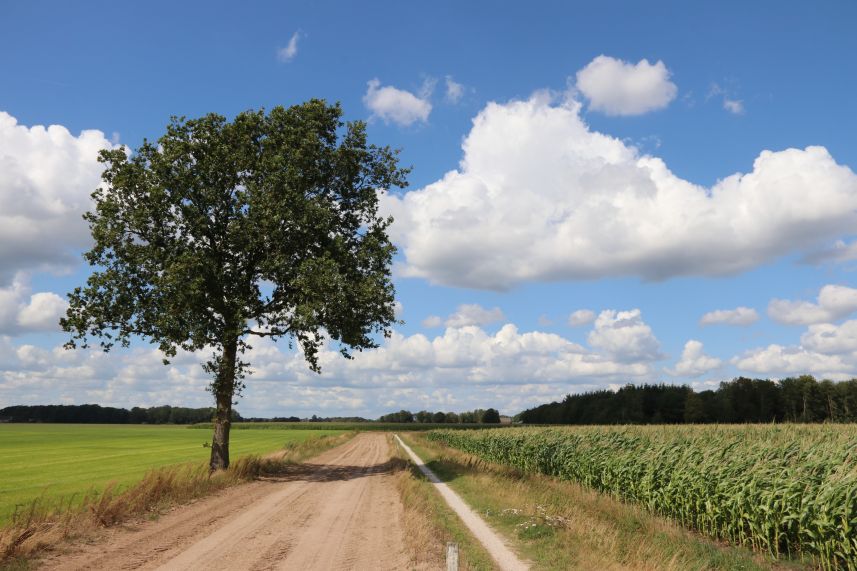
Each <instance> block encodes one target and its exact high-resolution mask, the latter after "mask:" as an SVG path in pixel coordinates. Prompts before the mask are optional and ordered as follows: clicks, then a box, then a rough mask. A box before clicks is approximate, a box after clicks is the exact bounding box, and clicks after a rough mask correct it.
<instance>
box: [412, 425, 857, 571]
mask: <svg viewBox="0 0 857 571" xmlns="http://www.w3.org/2000/svg"><path fill="white" fill-rule="evenodd" d="M428 438H429V439H430V440H433V441H436V442H440V443H442V444H445V445H447V446H451V447H453V448H457V449H459V450H462V451H464V452H467V453H469V454H472V455H474V456H477V457H479V458H482V459H483V460H487V461H489V462H494V463H499V464H505V465H508V466H512V467H515V468H517V469H519V470H521V471H524V472H538V473H542V474H546V475H550V476H556V477H558V478H562V479H565V480H571V481H574V482H578V483H580V484H583V485H585V486H589V487H591V488H594V489H596V490H599V491H601V492H604V493H607V494H610V495H612V496H614V497H617V498H620V499H621V500H623V501H627V502H634V503H638V504H641V505H643V506H645V507H646V508H648V509H649V510H651V511H653V512H656V513H658V514H661V515H664V516H667V517H670V518H673V519H675V520H677V521H678V522H680V523H681V524H682V525H685V526H689V527H692V528H694V529H697V530H699V531H701V532H703V533H706V534H709V535H711V536H713V537H716V538H719V539H725V540H728V541H731V542H734V543H737V544H741V545H747V546H751V547H752V548H754V549H757V550H763V551H767V552H768V553H770V554H771V555H772V556H774V557H781V556H783V555H785V556H788V557H798V558H804V559H811V560H813V561H814V562H815V563H816V564H817V565H818V566H819V567H820V568H821V569H849V570H852V569H853V570H857V427H855V426H853V425H824V426H818V425H816V426H811V425H801V426H797V425H728V426H711V425H709V426H633V427H630V426H629V427H573V428H572V427H569V428H512V429H508V430H499V431H498V430H476V431H474V430H470V431H457V430H436V431H432V432H430V433H428Z"/></svg>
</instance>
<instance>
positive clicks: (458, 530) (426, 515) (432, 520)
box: [388, 435, 496, 571]
mask: <svg viewBox="0 0 857 571" xmlns="http://www.w3.org/2000/svg"><path fill="white" fill-rule="evenodd" d="M388 438H389V440H390V448H391V449H392V450H393V451H394V457H395V458H397V459H399V461H401V463H402V467H403V469H402V470H400V471H399V472H398V473H397V474H396V488H397V489H398V491H399V495H400V497H401V498H402V504H403V505H404V510H405V513H404V521H403V525H404V533H405V542H406V544H407V548H408V554H409V557H410V561H409V564H408V569H415V570H428V569H446V545H447V543H448V542H455V543H458V545H459V565H460V569H462V570H467V571H483V570H489V569H495V568H496V567H495V566H494V564H493V562H492V560H491V557H490V555H488V553H487V552H486V551H485V550H484V548H483V547H482V546H481V545H480V544H479V543H478V542H477V541H476V540H475V539H474V538H473V537H472V536H471V535H470V532H469V531H467V529H466V528H465V527H464V524H463V523H461V521H460V520H459V519H458V516H457V515H455V513H454V512H453V511H452V510H451V509H450V508H449V507H448V506H447V505H446V504H445V503H444V501H443V499H442V498H441V497H440V496H439V495H438V493H437V492H436V491H435V490H434V488H433V487H432V485H431V484H430V483H429V482H428V481H427V480H426V479H425V477H424V476H423V475H422V473H421V472H420V471H419V470H418V469H417V468H416V466H414V465H413V464H412V463H411V462H410V460H409V459H408V458H407V456H406V455H405V453H404V451H403V450H401V449H400V448H399V446H398V445H397V444H396V442H395V440H394V439H393V437H392V435H389V436H388Z"/></svg>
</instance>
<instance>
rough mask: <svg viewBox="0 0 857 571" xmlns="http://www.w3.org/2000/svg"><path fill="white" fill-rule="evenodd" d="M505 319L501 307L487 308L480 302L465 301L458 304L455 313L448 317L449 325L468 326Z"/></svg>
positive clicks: (447, 322) (447, 324)
mask: <svg viewBox="0 0 857 571" xmlns="http://www.w3.org/2000/svg"><path fill="white" fill-rule="evenodd" d="M503 319H505V316H504V315H503V310H501V309H500V308H499V307H492V308H491V309H486V308H484V307H482V306H481V305H479V304H478V303H465V304H462V305H459V306H458V309H456V310H455V313H453V314H452V315H450V316H449V317H447V319H446V326H447V327H466V326H468V325H488V324H490V323H497V322H498V321H502V320H503Z"/></svg>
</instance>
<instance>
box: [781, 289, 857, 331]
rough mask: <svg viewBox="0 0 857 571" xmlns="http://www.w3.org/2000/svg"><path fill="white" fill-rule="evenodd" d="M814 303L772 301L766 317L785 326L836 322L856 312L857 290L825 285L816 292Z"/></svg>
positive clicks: (785, 300) (783, 300) (786, 300)
mask: <svg viewBox="0 0 857 571" xmlns="http://www.w3.org/2000/svg"><path fill="white" fill-rule="evenodd" d="M816 301H817V303H812V302H810V301H800V300H788V299H772V300H771V302H770V303H769V304H768V316H769V317H770V318H771V319H773V320H774V321H777V322H779V323H783V324H785V325H810V324H813V323H828V322H831V321H836V320H838V319H842V318H843V317H847V316H848V315H851V314H852V313H854V312H855V311H857V289H854V288H850V287H846V286H840V285H826V286H824V287H822V288H821V290H820V291H819V292H818V297H817V300H816Z"/></svg>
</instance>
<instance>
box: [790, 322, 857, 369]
mask: <svg viewBox="0 0 857 571" xmlns="http://www.w3.org/2000/svg"><path fill="white" fill-rule="evenodd" d="M800 343H801V346H802V347H804V348H806V349H807V350H809V351H815V352H817V353H824V354H825V355H852V356H857V321H856V320H849V321H846V322H844V323H842V324H841V325H834V324H832V323H818V324H816V325H810V326H809V327H808V328H807V330H806V332H805V333H804V334H803V335H801V338H800ZM855 369H857V368H855Z"/></svg>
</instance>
